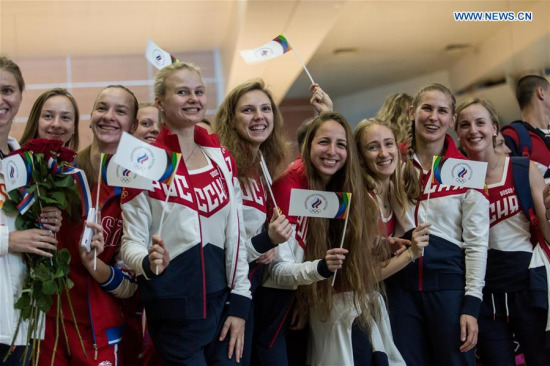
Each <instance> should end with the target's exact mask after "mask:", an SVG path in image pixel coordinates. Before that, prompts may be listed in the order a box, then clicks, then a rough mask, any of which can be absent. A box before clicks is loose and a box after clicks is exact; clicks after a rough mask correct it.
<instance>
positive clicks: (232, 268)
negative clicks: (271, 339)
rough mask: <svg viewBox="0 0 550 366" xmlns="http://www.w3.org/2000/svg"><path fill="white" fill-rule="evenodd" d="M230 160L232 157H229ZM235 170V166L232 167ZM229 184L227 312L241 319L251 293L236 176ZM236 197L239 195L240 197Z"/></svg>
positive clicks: (246, 308)
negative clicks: (229, 217) (228, 291)
mask: <svg viewBox="0 0 550 366" xmlns="http://www.w3.org/2000/svg"><path fill="white" fill-rule="evenodd" d="M231 160H232V159H231ZM233 171H235V168H234V169H233ZM231 176H232V175H231ZM231 179H232V180H231V183H232V187H231V185H230V186H229V187H228V188H229V189H232V190H233V192H231V193H230V200H233V202H232V204H231V207H232V210H234V211H233V212H231V214H230V215H233V219H232V220H229V222H232V223H233V224H232V225H231V224H230V225H228V226H227V228H226V246H229V248H226V271H227V279H228V281H229V283H228V286H229V288H230V289H231V297H230V302H229V308H228V314H229V315H230V316H237V317H239V318H242V319H247V318H248V313H249V309H250V302H251V299H252V295H251V293H250V280H249V279H248V260H247V248H246V232H245V229H244V222H243V211H242V192H241V187H240V185H239V182H238V180H237V178H234V177H233V176H232V178H231ZM238 197H241V198H240V199H239V198H238Z"/></svg>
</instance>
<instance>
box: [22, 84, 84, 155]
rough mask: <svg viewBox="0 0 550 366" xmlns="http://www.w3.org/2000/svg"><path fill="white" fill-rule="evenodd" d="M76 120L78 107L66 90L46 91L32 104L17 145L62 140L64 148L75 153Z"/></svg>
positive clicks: (76, 138)
mask: <svg viewBox="0 0 550 366" xmlns="http://www.w3.org/2000/svg"><path fill="white" fill-rule="evenodd" d="M78 118H79V113H78V105H77V103H76V100H75V99H74V98H73V96H72V95H71V94H70V93H69V92H68V91H67V90H65V89H62V88H54V89H50V90H47V91H45V92H44V93H42V94H41V95H40V96H39V97H38V98H37V99H36V101H35V102H34V105H33V106H32V109H31V112H30V115H29V120H28V121H27V124H26V126H25V131H23V136H22V137H21V140H20V141H19V143H20V144H21V145H22V144H24V143H25V142H27V141H28V140H32V139H35V138H43V139H50V140H62V141H63V143H64V145H65V146H66V147H68V148H70V149H72V150H74V151H77V150H78V143H79V136H78Z"/></svg>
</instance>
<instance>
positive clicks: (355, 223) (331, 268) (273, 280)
mask: <svg viewBox="0 0 550 366" xmlns="http://www.w3.org/2000/svg"><path fill="white" fill-rule="evenodd" d="M356 154H357V152H356V148H355V145H354V144H353V143H352V134H351V130H350V128H349V125H348V124H347V122H346V121H345V119H344V118H343V117H342V116H341V115H339V114H338V113H334V112H326V113H321V114H320V115H319V116H318V117H317V118H315V119H314V120H313V121H312V123H311V125H310V127H309V128H308V132H307V133H306V137H305V141H304V144H303V147H302V160H301V161H298V162H295V163H294V164H293V165H292V166H291V167H290V168H289V170H287V171H286V172H285V173H284V175H283V176H282V177H281V178H279V179H278V180H277V181H276V182H275V183H274V184H273V191H274V194H275V198H276V200H277V204H278V205H279V207H280V209H281V210H282V212H283V213H285V214H286V213H288V210H289V206H290V194H291V191H292V189H295V188H297V189H314V190H323V191H325V190H326V191H336V192H350V193H352V199H351V206H350V207H349V210H348V219H349V225H348V226H347V230H346V232H345V233H344V232H343V231H344V220H328V219H320V218H307V217H295V216H290V217H289V221H290V222H291V224H292V225H293V226H294V232H295V235H294V236H292V237H291V238H290V239H289V240H288V241H287V242H286V243H284V244H281V245H279V247H278V253H277V256H276V257H275V261H274V262H273V263H272V264H270V266H269V271H268V277H267V280H266V282H265V283H264V286H265V287H270V288H273V289H277V290H278V293H277V294H276V296H273V299H272V300H273V303H272V306H273V307H274V311H278V309H276V308H281V307H282V308H284V309H288V310H287V311H286V312H285V313H284V317H282V319H280V320H281V323H280V325H278V327H276V328H274V330H276V332H274V333H273V343H274V344H275V342H277V339H278V337H284V335H285V331H286V327H287V326H288V323H289V321H290V307H291V306H292V303H293V302H296V305H297V306H298V314H299V315H300V316H301V321H300V323H304V322H305V319H306V318H309V322H310V327H311V334H310V336H311V344H312V349H311V352H310V361H311V364H312V365H349V364H353V362H354V357H353V353H354V350H355V348H357V350H358V351H359V352H364V351H365V346H368V344H357V345H355V344H354V345H353V346H352V334H351V330H352V324H353V322H354V321H356V320H357V321H358V322H359V323H360V325H361V327H362V328H364V329H365V331H366V329H367V328H368V332H371V335H373V339H374V342H376V344H377V346H378V347H377V348H378V349H381V348H383V347H382V346H387V348H386V349H385V350H386V351H387V352H388V354H387V357H388V358H389V360H390V362H392V364H403V362H402V360H401V358H400V356H399V353H398V352H397V350H396V349H395V347H394V346H393V344H392V342H391V339H388V338H386V339H384V337H383V335H384V334H385V333H386V332H384V331H389V330H388V329H387V328H386V326H389V323H388V322H387V314H385V312H384V306H383V302H382V301H381V297H380V295H379V290H380V282H379V280H380V266H379V261H380V260H379V258H376V256H375V255H373V253H374V252H375V251H376V250H375V237H376V236H377V235H378V224H377V222H376V220H366V218H370V217H377V215H378V213H377V211H376V206H375V205H374V204H372V201H370V200H368V199H367V198H366V196H365V194H366V190H365V189H364V188H363V182H362V179H361V173H360V167H359V163H358V160H357V156H356ZM287 217H288V216H287ZM342 235H345V240H344V244H343V247H342V248H340V247H339V245H340V240H341V238H342ZM337 270H338V276H337V277H336V282H335V285H334V287H333V286H332V277H333V276H334V275H335V271H337ZM297 286H300V287H298V291H297V293H296V299H295V300H294V299H293V297H294V292H295V290H296V288H297ZM278 312H279V311H278ZM384 315H386V316H384ZM384 320H386V321H384ZM375 325H376V326H375ZM379 326H380V327H383V328H384V329H383V330H382V331H379V332H377V330H379V329H380V328H379ZM375 334H376V335H377V336H375ZM392 346H393V347H392ZM283 364H284V363H281V365H283Z"/></svg>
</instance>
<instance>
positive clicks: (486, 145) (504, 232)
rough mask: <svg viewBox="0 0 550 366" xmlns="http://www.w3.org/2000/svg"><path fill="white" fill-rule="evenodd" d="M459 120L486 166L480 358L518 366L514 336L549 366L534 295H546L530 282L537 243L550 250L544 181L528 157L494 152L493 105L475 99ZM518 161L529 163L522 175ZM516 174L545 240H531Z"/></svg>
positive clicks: (472, 151) (462, 135)
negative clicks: (488, 223)
mask: <svg viewBox="0 0 550 366" xmlns="http://www.w3.org/2000/svg"><path fill="white" fill-rule="evenodd" d="M457 116H458V117H457V124H456V127H455V130H456V132H457V134H458V137H459V139H460V144H461V145H462V148H463V149H464V150H465V151H466V153H467V155H468V158H470V159H472V160H476V161H485V162H487V175H486V182H487V189H488V196H489V203H490V220H491V229H490V231H489V252H488V257H487V273H486V275H485V287H484V288H483V302H482V304H481V311H480V316H479V342H478V350H479V353H480V356H481V360H482V362H483V365H486V366H489V365H495V366H496V365H499V366H501V365H502V366H513V365H515V355H514V348H515V345H514V343H513V334H515V335H516V338H517V340H518V341H519V343H520V346H521V349H522V351H523V354H524V356H525V361H526V363H527V364H528V365H550V350H549V349H548V348H547V347H546V346H545V343H546V342H545V328H546V326H547V317H546V315H547V311H546V310H545V309H543V308H542V307H540V304H538V303H537V301H536V299H537V298H536V297H535V296H536V294H540V295H542V296H543V297H544V299H545V300H546V294H547V291H544V290H545V289H544V288H540V287H537V285H538V284H537V283H530V276H529V263H530V261H531V258H532V254H533V244H532V239H535V241H534V243H535V244H536V245H544V246H547V247H548V245H547V244H546V243H544V240H546V242H549V243H550V223H549V222H548V221H547V219H546V217H545V207H544V202H543V195H542V192H543V189H544V178H543V177H542V174H541V173H540V170H539V169H538V168H537V166H536V165H535V164H533V163H532V162H529V160H528V159H527V158H509V157H507V156H504V155H502V154H498V153H497V152H496V151H495V143H496V137H497V134H498V133H499V129H500V124H499V121H498V117H497V113H496V111H495V109H494V108H493V106H492V105H491V104H490V103H489V102H488V101H486V100H483V99H478V98H470V99H468V100H466V101H464V102H463V103H462V104H460V105H459V106H458V108H457ZM514 159H523V160H525V165H524V168H523V171H521V172H520V170H521V169H522V168H521V166H518V165H516V162H517V160H516V161H515V160H514ZM527 164H528V165H527ZM516 170H517V171H516ZM517 174H519V175H520V176H521V182H522V183H523V184H525V185H527V184H529V186H528V187H527V188H526V191H525V192H528V195H530V196H531V197H532V199H533V202H534V212H535V214H536V217H537V218H538V229H539V230H540V232H541V233H542V234H543V235H542V238H538V237H537V236H535V237H533V236H532V233H531V231H530V223H529V220H528V219H527V217H526V216H525V214H524V212H523V211H522V208H525V207H522V206H523V205H524V204H525V203H524V202H522V200H521V199H520V198H519V197H520V195H521V193H519V191H518V188H521V187H518V186H517V185H518V184H521V183H519V181H518V180H517V179H516V178H515V177H516V175H517ZM526 178H527V179H526ZM539 240H541V242H538V241H539ZM532 279H533V278H531V280H532ZM531 290H535V291H531ZM537 290H538V291H537ZM533 295H535V296H533ZM540 295H539V296H540ZM545 302H546V301H545Z"/></svg>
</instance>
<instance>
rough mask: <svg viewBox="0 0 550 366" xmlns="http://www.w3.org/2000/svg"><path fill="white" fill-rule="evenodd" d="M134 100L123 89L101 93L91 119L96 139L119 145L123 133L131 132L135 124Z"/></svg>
mask: <svg viewBox="0 0 550 366" xmlns="http://www.w3.org/2000/svg"><path fill="white" fill-rule="evenodd" d="M133 110H134V100H133V98H132V96H131V95H130V94H128V92H127V91H126V90H124V89H121V88H107V89H104V90H102V91H101V93H99V95H98V96H97V99H96V101H95V105H94V110H93V111H92V115H91V118H90V127H91V128H92V131H93V133H94V137H95V138H97V139H98V141H99V142H100V143H103V144H108V145H117V146H118V142H119V141H120V138H121V137H122V132H128V131H130V127H131V126H132V123H133V122H134V118H133V115H132V112H133Z"/></svg>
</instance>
